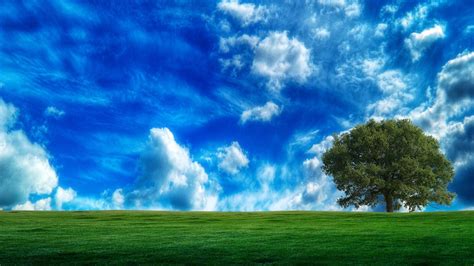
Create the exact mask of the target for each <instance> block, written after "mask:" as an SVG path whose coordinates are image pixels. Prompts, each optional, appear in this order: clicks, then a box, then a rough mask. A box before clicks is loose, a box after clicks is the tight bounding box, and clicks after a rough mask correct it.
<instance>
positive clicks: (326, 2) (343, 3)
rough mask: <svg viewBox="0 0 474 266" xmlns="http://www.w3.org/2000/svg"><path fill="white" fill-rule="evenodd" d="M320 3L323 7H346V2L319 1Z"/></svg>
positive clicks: (342, 0)
mask: <svg viewBox="0 0 474 266" xmlns="http://www.w3.org/2000/svg"><path fill="white" fill-rule="evenodd" d="M318 3H319V4H320V5H323V6H333V7H343V6H345V5H346V1H345V0H318Z"/></svg>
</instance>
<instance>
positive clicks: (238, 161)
mask: <svg viewBox="0 0 474 266" xmlns="http://www.w3.org/2000/svg"><path fill="white" fill-rule="evenodd" d="M217 158H218V159H219V165H218V167H219V169H220V170H222V171H224V172H225V173H227V174H230V175H235V174H237V173H239V172H240V170H241V169H242V168H245V167H247V166H248V164H249V159H248V158H247V156H246V155H245V152H244V151H243V150H242V148H240V145H239V143H238V142H236V141H234V142H232V144H231V145H229V146H227V147H221V148H219V149H218V152H217Z"/></svg>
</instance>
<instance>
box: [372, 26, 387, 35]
mask: <svg viewBox="0 0 474 266" xmlns="http://www.w3.org/2000/svg"><path fill="white" fill-rule="evenodd" d="M387 28H388V25H387V24H386V23H379V24H377V27H375V33H374V34H375V36H377V37H384V36H385V31H386V30H387Z"/></svg>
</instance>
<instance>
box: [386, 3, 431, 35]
mask: <svg viewBox="0 0 474 266" xmlns="http://www.w3.org/2000/svg"><path fill="white" fill-rule="evenodd" d="M395 10H396V9H395ZM429 11H430V6H428V5H424V4H420V5H418V6H416V7H415V9H413V10H411V11H409V12H407V13H406V14H405V16H404V17H402V18H400V19H399V20H398V24H399V25H401V26H402V28H403V29H404V30H407V29H409V28H411V27H412V26H413V25H416V24H417V23H419V22H420V21H424V20H425V19H426V17H427V16H428V13H429ZM392 13H393V12H392Z"/></svg>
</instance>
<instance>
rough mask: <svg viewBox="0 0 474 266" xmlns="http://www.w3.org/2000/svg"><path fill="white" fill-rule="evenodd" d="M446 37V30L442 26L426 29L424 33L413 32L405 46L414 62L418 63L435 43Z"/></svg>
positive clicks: (406, 40)
mask: <svg viewBox="0 0 474 266" xmlns="http://www.w3.org/2000/svg"><path fill="white" fill-rule="evenodd" d="M444 37H445V34H444V30H443V28H442V27H441V26H440V25H435V26H433V27H432V28H429V29H425V30H423V31H422V32H413V33H412V34H410V37H409V38H407V39H405V46H406V47H407V49H408V50H409V51H410V54H411V57H412V60H413V61H417V60H419V59H420V57H421V56H422V55H423V52H424V51H425V50H426V49H427V48H428V47H430V46H431V45H432V44H433V43H434V42H436V41H437V40H439V39H443V38H444Z"/></svg>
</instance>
